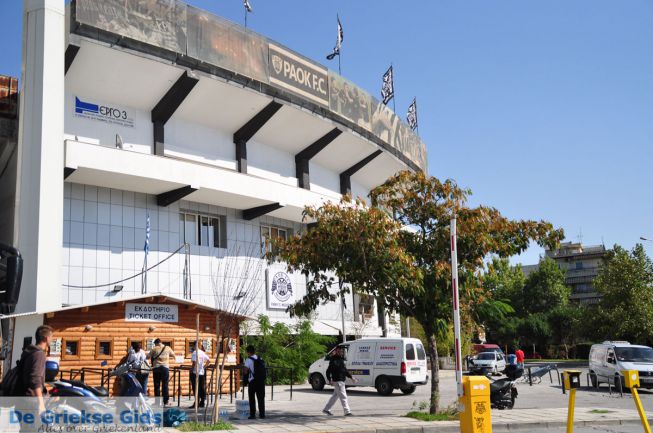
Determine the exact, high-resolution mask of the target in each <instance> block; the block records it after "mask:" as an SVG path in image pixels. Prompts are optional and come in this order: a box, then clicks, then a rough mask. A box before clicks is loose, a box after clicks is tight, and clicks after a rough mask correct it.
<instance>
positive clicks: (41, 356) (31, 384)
mask: <svg viewBox="0 0 653 433" xmlns="http://www.w3.org/2000/svg"><path fill="white" fill-rule="evenodd" d="M34 337H35V340H36V344H30V345H29V346H27V347H26V348H24V349H23V353H22V354H21V356H20V374H19V378H18V379H19V380H18V383H17V386H18V389H17V390H16V394H17V396H26V397H36V399H35V401H33V402H30V403H26V404H27V405H28V406H30V408H29V409H30V411H34V412H36V413H34V415H35V418H36V419H38V414H40V413H43V412H45V402H44V399H43V395H44V393H45V361H46V358H47V351H48V347H50V343H51V342H52V328H51V327H50V326H48V325H41V326H39V327H38V328H36V333H35V335H34ZM38 428H39V423H38V422H37V423H34V424H24V423H21V430H20V431H37V430H38Z"/></svg>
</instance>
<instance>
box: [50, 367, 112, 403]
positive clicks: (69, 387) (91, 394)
mask: <svg viewBox="0 0 653 433" xmlns="http://www.w3.org/2000/svg"><path fill="white" fill-rule="evenodd" d="M45 371H46V382H48V383H49V384H50V386H51V388H50V390H49V392H48V394H49V395H50V398H49V399H48V400H47V403H46V407H47V408H48V409H51V410H54V411H55V412H57V411H60V410H64V409H66V408H70V409H74V410H77V411H81V410H89V411H98V410H99V411H105V410H107V409H108V406H107V404H106V403H105V402H104V401H103V400H102V398H103V397H108V396H109V391H107V389H106V388H103V387H93V386H90V385H87V384H85V383H84V382H82V381H81V380H72V379H58V380H57V379H56V377H57V375H58V374H59V364H58V363H57V362H55V361H47V362H46V370H45Z"/></svg>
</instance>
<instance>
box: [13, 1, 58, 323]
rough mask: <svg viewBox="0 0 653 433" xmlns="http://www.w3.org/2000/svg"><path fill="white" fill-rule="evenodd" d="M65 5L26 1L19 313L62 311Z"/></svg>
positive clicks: (20, 135)
mask: <svg viewBox="0 0 653 433" xmlns="http://www.w3.org/2000/svg"><path fill="white" fill-rule="evenodd" d="M64 40H65V9H64V0H24V14H23V63H22V70H21V77H22V79H21V93H20V116H19V127H18V185H17V198H16V199H17V210H16V231H15V233H16V236H17V237H16V239H15V244H16V245H17V246H18V249H19V250H20V251H21V253H22V255H23V259H24V268H23V283H22V288H21V293H20V298H19V300H18V305H17V306H16V312H17V313H19V312H28V311H47V310H52V309H56V308H60V307H61V264H62V259H61V256H62V252H63V165H64V148H63V133H64V49H65V48H64Z"/></svg>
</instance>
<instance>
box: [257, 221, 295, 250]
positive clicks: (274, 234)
mask: <svg viewBox="0 0 653 433" xmlns="http://www.w3.org/2000/svg"><path fill="white" fill-rule="evenodd" d="M288 232H289V230H288V229H285V228H281V227H274V226H267V225H263V224H261V252H262V253H263V254H265V253H269V252H274V253H275V254H276V251H273V247H272V239H277V238H281V239H284V240H288Z"/></svg>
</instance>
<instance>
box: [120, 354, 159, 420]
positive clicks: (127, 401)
mask: <svg viewBox="0 0 653 433" xmlns="http://www.w3.org/2000/svg"><path fill="white" fill-rule="evenodd" d="M136 367H138V365H137V364H135V363H128V362H126V363H124V364H121V365H119V366H118V367H116V368H115V369H114V370H113V371H112V372H111V373H110V374H109V376H115V377H118V378H119V379H120V391H119V394H118V395H117V396H116V397H121V399H120V400H119V402H118V406H119V407H118V409H119V410H124V409H127V408H129V409H131V410H133V411H136V412H138V413H139V414H145V419H149V420H154V412H153V411H152V407H151V406H150V405H149V404H148V403H147V400H146V399H145V391H144V390H143V387H142V386H141V383H140V382H139V381H138V379H136V375H135V374H134V372H133V370H134V368H136Z"/></svg>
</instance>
